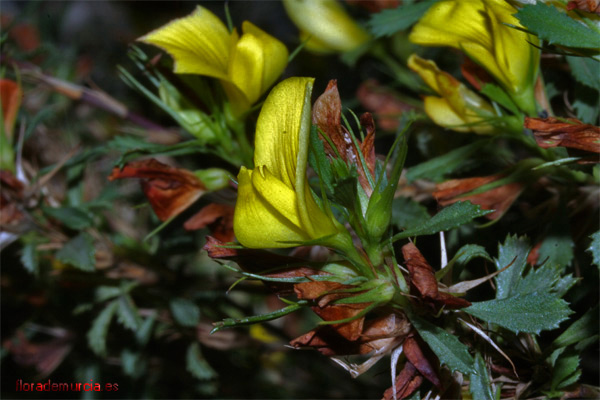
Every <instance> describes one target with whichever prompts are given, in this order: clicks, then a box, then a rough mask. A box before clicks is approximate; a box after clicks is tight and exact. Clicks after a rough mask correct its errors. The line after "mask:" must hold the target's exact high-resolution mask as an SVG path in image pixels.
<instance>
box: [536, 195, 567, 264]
mask: <svg viewBox="0 0 600 400" xmlns="http://www.w3.org/2000/svg"><path fill="white" fill-rule="evenodd" d="M574 246H575V244H574V243H573V239H572V238H571V233H570V229H569V219H568V211H567V209H566V207H564V206H562V207H559V209H558V212H557V215H556V217H555V218H554V219H553V220H552V223H551V224H550V232H549V234H548V236H547V237H546V238H545V239H544V241H543V242H542V245H541V246H540V249H539V257H538V262H544V263H546V264H552V265H559V266H561V267H562V268H563V269H565V268H566V267H568V266H569V265H571V261H572V260H573V247H574Z"/></svg>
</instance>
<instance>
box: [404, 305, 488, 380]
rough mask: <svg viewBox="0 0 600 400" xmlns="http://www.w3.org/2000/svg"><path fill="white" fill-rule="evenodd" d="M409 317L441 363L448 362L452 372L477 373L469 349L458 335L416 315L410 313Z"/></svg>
mask: <svg viewBox="0 0 600 400" xmlns="http://www.w3.org/2000/svg"><path fill="white" fill-rule="evenodd" d="M409 318H410V321H411V322H412V324H413V326H414V327H415V329H416V330H417V331H418V332H419V335H420V336H421V337H422V338H423V340H424V341H425V342H426V343H427V344H428V345H429V347H430V348H431V350H432V351H433V352H434V353H435V355H436V356H438V358H439V359H440V363H441V364H446V365H447V366H448V368H450V371H451V372H454V371H460V372H462V373H463V374H474V373H476V370H475V366H474V361H473V357H471V355H470V354H469V349H468V348H467V346H465V345H464V344H462V343H461V342H460V341H459V340H458V338H457V337H456V336H454V335H451V334H450V333H448V332H446V331H445V330H443V329H442V328H440V327H437V326H435V325H433V324H431V323H429V322H427V321H425V320H423V319H421V318H419V317H417V316H415V315H409Z"/></svg>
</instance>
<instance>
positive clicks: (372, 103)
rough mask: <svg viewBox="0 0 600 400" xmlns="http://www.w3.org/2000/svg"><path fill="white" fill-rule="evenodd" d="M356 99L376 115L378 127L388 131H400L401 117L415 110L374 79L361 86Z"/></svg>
mask: <svg viewBox="0 0 600 400" xmlns="http://www.w3.org/2000/svg"><path fill="white" fill-rule="evenodd" d="M356 97H357V98H358V100H359V101H360V103H361V104H362V106H363V107H364V108H365V109H367V110H369V111H371V112H372V113H374V114H375V118H377V123H378V126H379V127H380V128H382V129H384V130H386V131H395V130H396V129H398V124H399V123H400V116H401V115H402V114H403V113H404V112H406V111H408V110H411V109H414V107H413V106H411V105H408V104H406V103H404V102H403V101H401V100H400V99H399V98H398V97H397V96H396V94H395V93H394V92H393V91H392V90H390V89H389V88H387V87H385V86H380V85H379V83H377V81H375V80H372V79H371V80H367V81H365V82H364V83H363V84H361V85H360V87H359V88H358V91H357V92H356Z"/></svg>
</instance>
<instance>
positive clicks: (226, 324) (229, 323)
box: [211, 300, 306, 333]
mask: <svg viewBox="0 0 600 400" xmlns="http://www.w3.org/2000/svg"><path fill="white" fill-rule="evenodd" d="M305 304H306V301H304V300H301V301H299V302H298V303H294V304H290V305H289V306H287V307H284V308H282V309H279V310H276V311H273V312H270V313H267V314H261V315H252V316H250V317H244V318H239V319H233V318H226V319H224V320H223V321H221V322H215V323H214V324H213V325H214V326H215V327H214V328H213V330H212V331H211V333H215V332H218V331H220V330H221V329H224V328H233V327H237V326H243V325H252V324H256V323H257V322H265V321H271V320H274V319H277V318H281V317H283V316H284V315H288V314H290V313H293V312H294V311H297V310H299V309H300V308H302V307H303V306H304V305H305Z"/></svg>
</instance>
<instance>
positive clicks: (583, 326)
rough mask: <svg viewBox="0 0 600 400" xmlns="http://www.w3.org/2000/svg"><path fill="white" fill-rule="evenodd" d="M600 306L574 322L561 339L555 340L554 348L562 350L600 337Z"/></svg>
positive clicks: (562, 334)
mask: <svg viewBox="0 0 600 400" xmlns="http://www.w3.org/2000/svg"><path fill="white" fill-rule="evenodd" d="M598 322H599V318H598V306H596V307H594V308H592V309H591V310H588V312H586V313H585V314H584V315H583V316H582V317H581V318H579V319H578V320H577V321H575V322H573V323H572V324H571V326H569V327H568V328H567V329H566V330H565V331H564V332H563V333H561V335H560V336H559V337H557V338H556V339H554V342H553V343H552V346H554V347H556V348H562V347H566V346H569V345H572V344H574V343H580V342H582V341H583V340H585V339H588V338H590V337H594V336H597V335H598Z"/></svg>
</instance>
